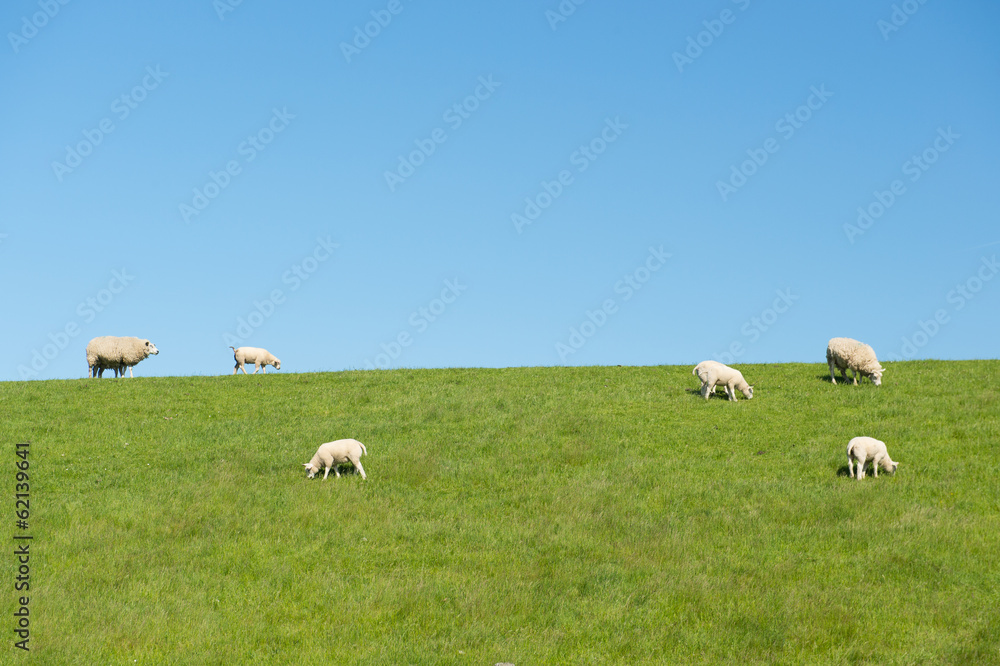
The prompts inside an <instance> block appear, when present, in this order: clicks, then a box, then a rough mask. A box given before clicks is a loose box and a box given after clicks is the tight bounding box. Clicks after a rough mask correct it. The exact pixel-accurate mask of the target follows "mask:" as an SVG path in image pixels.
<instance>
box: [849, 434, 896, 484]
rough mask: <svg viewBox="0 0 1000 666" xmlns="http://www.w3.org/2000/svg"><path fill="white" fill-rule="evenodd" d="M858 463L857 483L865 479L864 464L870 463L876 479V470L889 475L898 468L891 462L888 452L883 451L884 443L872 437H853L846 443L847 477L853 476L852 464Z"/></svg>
mask: <svg viewBox="0 0 1000 666" xmlns="http://www.w3.org/2000/svg"><path fill="white" fill-rule="evenodd" d="M855 461H857V463H858V472H857V477H858V481H860V480H861V479H863V478H865V463H867V462H869V461H870V462H871V464H872V470H873V471H874V472H875V478H876V479H877V478H878V468H879V466H880V465H881V467H882V469H884V470H885V471H887V472H889V473H890V474H895V473H896V468H897V467H899V463H898V462H893V461H892V458H890V457H889V452H888V451H886V449H885V442H880V441H879V440H877V439H875V438H874V437H855V438H854V439H852V440H851V441H850V442H848V443H847V470H848V474H849V476H854V462H855Z"/></svg>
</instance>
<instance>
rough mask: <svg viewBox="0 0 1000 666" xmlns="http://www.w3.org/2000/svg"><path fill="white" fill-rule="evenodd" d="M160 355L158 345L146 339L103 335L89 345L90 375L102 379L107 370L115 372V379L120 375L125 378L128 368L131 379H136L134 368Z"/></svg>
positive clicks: (88, 364) (88, 361)
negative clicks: (151, 357)
mask: <svg viewBox="0 0 1000 666" xmlns="http://www.w3.org/2000/svg"><path fill="white" fill-rule="evenodd" d="M159 353H160V350H159V349H157V348H156V345H154V344H153V343H152V342H150V341H149V340H146V339H140V338H136V337H118V336H114V335H102V336H101V337H98V338H94V339H93V340H91V341H90V342H88V343H87V369H88V374H89V375H90V376H91V377H102V376H104V371H105V370H114V371H115V377H117V376H118V374H119V373H121V376H122V377H124V376H125V368H128V374H129V377H135V374H134V373H133V372H132V366H134V365H135V364H137V363H138V362H139V361H142V360H144V359H145V358H146V357H147V356H149V355H151V354H152V355H155V354H159Z"/></svg>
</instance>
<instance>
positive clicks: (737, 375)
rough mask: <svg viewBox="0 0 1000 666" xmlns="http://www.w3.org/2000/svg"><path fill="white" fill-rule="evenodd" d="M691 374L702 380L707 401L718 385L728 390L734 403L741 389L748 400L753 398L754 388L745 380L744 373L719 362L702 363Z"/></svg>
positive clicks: (729, 396)
mask: <svg viewBox="0 0 1000 666" xmlns="http://www.w3.org/2000/svg"><path fill="white" fill-rule="evenodd" d="M691 374H692V375H694V376H696V377H697V378H698V379H700V380H701V395H702V397H704V398H705V400H708V398H709V395H710V394H711V393H713V392H714V391H715V386H716V385H720V386H723V387H724V388H725V389H726V396H727V397H728V398H729V400H730V401H732V402H736V389H739V390H740V392H742V393H743V395H744V396H746V398H747V400H750V399H751V398H753V387H752V386H750V385H749V384H747V381H746V380H745V379H743V373H741V372H740V371H739V370H736V369H735V368H730V367H729V366H728V365H723V364H722V363H719V362H718V361H702V362H701V363H699V364H698V365H696V366H695V367H694V370H692V371H691Z"/></svg>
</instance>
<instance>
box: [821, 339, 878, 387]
mask: <svg viewBox="0 0 1000 666" xmlns="http://www.w3.org/2000/svg"><path fill="white" fill-rule="evenodd" d="M826 362H827V363H828V364H829V365H830V381H832V382H833V383H834V384H836V383H837V378H836V377H834V376H833V369H834V366H836V367H838V368H840V377H841V379H843V380H844V381H845V382H846V381H847V371H848V370H852V371H853V372H854V384H855V385H857V383H858V377H859V376H864V377H867V378H868V379H870V380H872V383H873V384H875V386H881V385H882V373H883V372H885V368H883V367H882V365H881V364H880V363H879V362H878V359H877V358H875V350H874V349H872V348H871V347H870V346H869V345H866V344H865V343H863V342H858V341H857V340H855V339H853V338H833V339H831V340H830V342H829V343H828V344H827V346H826Z"/></svg>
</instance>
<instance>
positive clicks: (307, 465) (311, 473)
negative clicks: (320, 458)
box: [303, 462, 319, 479]
mask: <svg viewBox="0 0 1000 666" xmlns="http://www.w3.org/2000/svg"><path fill="white" fill-rule="evenodd" d="M303 467H305V468H306V471H307V472H309V476H308V478H310V479H311V478H313V477H314V476H316V472H318V471H319V469H317V468H316V467H313V464H312V463H311V462H307V463H304V464H303Z"/></svg>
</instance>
